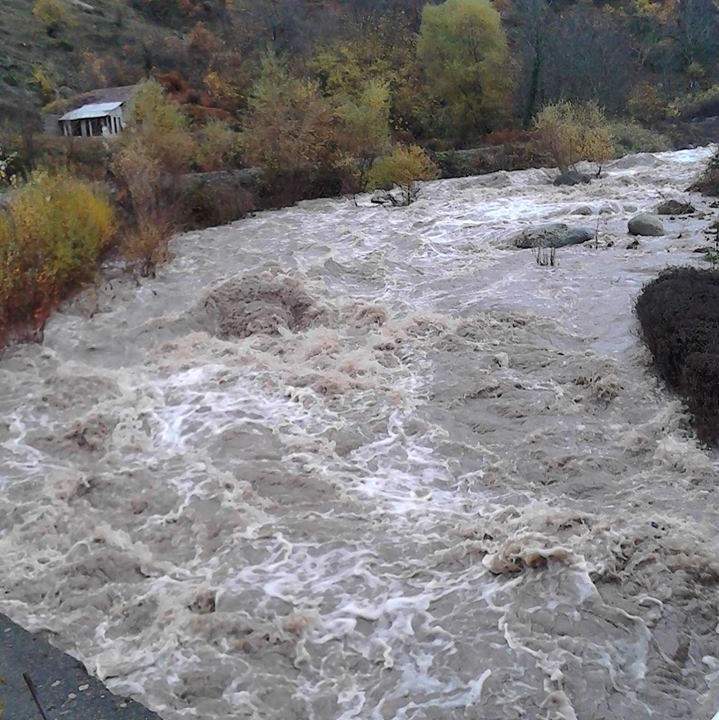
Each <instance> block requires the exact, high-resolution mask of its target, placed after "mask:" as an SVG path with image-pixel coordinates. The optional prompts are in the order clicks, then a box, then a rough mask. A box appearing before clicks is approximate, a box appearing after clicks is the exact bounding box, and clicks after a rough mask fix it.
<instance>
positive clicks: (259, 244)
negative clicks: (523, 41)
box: [0, 148, 719, 720]
mask: <svg viewBox="0 0 719 720" xmlns="http://www.w3.org/2000/svg"><path fill="white" fill-rule="evenodd" d="M710 152H711V151H710V149H708V148H704V149H697V150H687V151H681V152H673V153H660V154H646V155H636V156H628V157H626V158H623V159H621V160H617V161H614V162H613V163H611V164H609V165H608V166H607V167H606V168H605V169H604V171H603V173H602V175H601V177H600V178H599V179H596V180H594V181H593V182H592V183H591V184H590V185H583V186H578V187H573V188H566V187H564V188H562V187H554V186H553V185H552V184H551V179H552V177H553V173H552V172H551V171H548V170H527V171H518V172H511V173H508V172H500V173H495V174H493V175H485V176H480V177H470V178H463V179H456V180H444V181H437V182H431V183H426V184H424V185H423V187H422V191H421V194H420V196H419V199H418V200H417V202H415V203H414V204H413V205H411V206H410V207H408V208H385V207H379V206H376V205H372V204H371V203H370V199H369V196H361V197H359V198H358V202H357V204H355V203H354V202H353V201H352V200H351V199H347V198H343V199H324V200H314V201H306V202H303V203H300V204H299V205H298V206H296V207H292V208H287V209H284V210H277V211H272V212H262V213H258V214H257V215H256V216H254V217H248V218H246V219H243V220H241V221H238V222H235V223H233V224H232V225H229V226H225V227H220V228H213V229H209V230H204V231H199V232H191V233H187V234H184V235H181V236H179V237H177V238H176V239H175V240H174V241H173V245H172V248H171V249H172V254H173V259H172V261H171V262H170V263H168V264H167V265H165V266H162V267H161V268H159V270H158V274H157V277H156V278H154V279H143V280H142V281H141V282H140V283H139V284H137V283H135V282H134V281H132V280H130V279H128V278H123V277H120V276H118V277H116V278H114V279H108V280H107V281H105V282H104V283H103V284H102V285H100V286H98V288H97V289H96V290H93V291H88V292H86V293H84V294H83V295H82V296H80V297H78V298H77V299H75V300H74V301H73V302H71V303H68V304H67V306H66V307H65V308H63V310H62V311H61V312H59V313H57V314H56V315H55V316H54V317H53V318H52V320H51V321H50V323H49V324H48V326H47V328H46V331H45V338H44V342H43V343H42V344H39V345H37V344H36V345H20V346H16V347H13V348H11V349H9V350H8V351H7V352H6V353H5V355H4V356H3V357H2V359H1V360H0V388H1V389H2V392H0V408H1V411H2V412H1V414H0V486H1V492H0V578H2V582H1V584H0V587H1V588H2V593H1V594H0V611H2V612H5V613H6V614H8V615H9V616H10V617H11V618H12V619H14V620H15V621H16V622H18V623H20V624H22V625H23V626H25V627H26V628H28V629H30V630H32V631H43V632H44V633H46V634H47V635H48V636H49V637H50V638H51V640H52V642H53V643H54V644H56V645H58V646H60V647H62V648H63V649H65V650H67V651H69V652H70V653H71V654H73V655H74V656H76V657H77V658H79V659H81V660H82V661H83V662H84V663H85V664H86V666H87V667H88V669H89V670H90V671H91V672H92V673H94V674H96V675H97V676H98V677H99V678H101V679H103V680H105V681H106V682H107V684H108V686H109V687H110V688H111V689H112V690H113V691H114V692H118V693H124V694H127V695H132V696H133V697H135V698H137V699H138V700H140V701H141V702H143V703H145V704H146V705H147V706H149V707H150V708H152V709H154V710H156V711H157V712H158V713H159V714H160V715H161V716H162V717H163V718H164V720H180V719H181V718H182V719H184V718H201V719H202V720H216V719H217V720H219V719H220V718H223V719H224V718H252V719H254V720H293V719H296V720H350V719H351V718H360V719H362V720H439V719H440V718H441V719H442V720H452V719H459V718H462V719H463V720H464V719H471V718H478V719H479V718H482V719H483V720H510V719H511V720H515V719H516V720H518V719H519V718H523V719H525V720H534V719H542V720H575V719H579V720H600V719H602V718H605V719H607V720H608V719H609V718H612V719H617V718H621V719H630V718H631V719H634V720H641V719H644V718H647V719H648V718H661V719H662V720H668V719H669V718H686V719H690V718H691V719H695V720H704V718H707V720H708V719H709V718H711V717H712V715H713V714H714V712H716V710H717V709H719V635H717V631H718V629H719V628H718V626H717V623H718V620H719V592H718V587H719V559H718V551H719V542H718V535H717V527H718V526H719V524H718V521H719V489H718V485H717V468H718V457H717V455H716V453H715V452H714V451H712V450H709V449H706V448H704V447H702V446H701V445H700V444H699V443H698V442H697V440H696V439H695V437H694V436H693V434H692V432H691V428H690V425H689V423H688V418H687V417H686V414H685V412H684V408H683V406H682V403H681V402H680V400H678V399H677V398H676V397H675V396H673V395H672V394H671V393H669V392H668V391H667V389H666V388H665V387H664V385H663V384H662V383H661V381H659V380H658V379H657V378H656V377H655V375H654V374H653V372H652V370H651V367H650V364H649V357H648V354H647V352H646V351H645V349H644V348H643V345H642V343H641V340H640V337H639V331H638V326H637V322H636V319H635V316H634V313H633V303H634V299H635V298H636V295H637V293H638V292H639V290H640V289H641V287H642V286H643V285H644V284H645V283H646V282H648V281H649V280H650V279H652V278H653V277H654V276H655V275H656V274H657V273H658V272H659V271H660V270H661V269H663V268H665V267H667V266H670V265H677V264H688V263H690V264H696V265H699V264H701V263H700V260H699V257H700V256H699V255H698V254H697V253H695V252H694V250H695V249H696V248H698V247H700V246H704V245H707V244H708V242H707V239H706V237H705V235H704V233H703V230H704V229H705V228H706V227H707V226H708V225H709V223H710V222H711V221H712V220H713V215H714V213H713V211H712V209H711V208H710V204H709V201H708V200H707V199H706V198H701V197H700V196H696V195H689V197H690V198H691V200H692V202H693V203H694V204H695V205H696V207H697V209H698V212H697V213H696V214H695V215H692V216H687V217H677V218H674V219H665V226H666V228H667V233H666V235H664V236H662V237H650V238H641V239H640V242H639V246H638V247H636V248H634V249H630V248H628V245H629V244H630V242H631V240H632V238H631V237H630V236H629V235H628V234H627V220H628V218H629V217H631V216H632V215H633V214H634V213H635V212H636V211H639V210H649V209H651V208H652V207H653V206H654V205H655V204H656V203H657V202H658V201H660V200H662V199H665V198H669V197H687V195H686V194H685V193H684V192H683V190H684V188H686V186H687V185H688V184H689V183H690V182H691V180H692V179H693V178H694V177H695V176H696V174H697V173H698V172H699V170H700V169H701V166H702V163H703V162H704V161H705V160H706V159H707V158H708V157H709V155H710ZM557 221H561V222H566V223H568V224H570V225H573V226H577V225H578V226H585V227H589V228H590V229H593V230H595V232H596V241H594V242H590V243H587V244H585V245H582V246H574V247H568V248H562V249H559V250H558V251H557V255H556V260H557V264H556V265H555V266H554V267H542V266H539V265H538V264H537V262H536V261H535V256H534V252H533V251H532V250H517V249H515V248H513V247H511V245H510V243H509V238H510V237H511V236H512V235H513V234H515V233H516V232H517V231H519V230H521V229H523V228H525V227H531V226H533V225H536V224H541V223H544V222H557Z"/></svg>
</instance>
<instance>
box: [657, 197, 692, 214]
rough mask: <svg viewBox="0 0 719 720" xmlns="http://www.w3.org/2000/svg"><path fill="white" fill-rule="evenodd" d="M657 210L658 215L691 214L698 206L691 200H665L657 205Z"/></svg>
mask: <svg viewBox="0 0 719 720" xmlns="http://www.w3.org/2000/svg"><path fill="white" fill-rule="evenodd" d="M655 212H656V214H657V215H691V214H692V213H693V212H696V208H695V207H694V206H693V205H692V204H691V203H690V202H682V201H681V200H665V201H664V202H662V203H659V205H657V207H656V209H655Z"/></svg>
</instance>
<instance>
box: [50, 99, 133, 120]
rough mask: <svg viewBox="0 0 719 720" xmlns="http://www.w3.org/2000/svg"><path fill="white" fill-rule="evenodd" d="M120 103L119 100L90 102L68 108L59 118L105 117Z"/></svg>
mask: <svg viewBox="0 0 719 720" xmlns="http://www.w3.org/2000/svg"><path fill="white" fill-rule="evenodd" d="M120 105H122V103H121V102H105V103H90V104H88V105H83V106H82V107H79V108H77V110H70V112H69V113H65V114H64V115H63V116H62V117H61V118H60V120H85V119H87V118H97V117H105V116H106V115H109V114H110V113H111V112H112V111H113V110H117V108H119V107H120Z"/></svg>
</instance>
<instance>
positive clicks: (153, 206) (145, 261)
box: [113, 138, 176, 277]
mask: <svg viewBox="0 0 719 720" xmlns="http://www.w3.org/2000/svg"><path fill="white" fill-rule="evenodd" d="M113 169H114V172H115V175H116V177H117V179H118V181H119V184H120V187H121V197H120V201H121V202H122V203H123V204H124V206H125V209H126V210H128V211H129V215H130V218H129V220H128V222H127V223H126V227H125V228H124V231H123V237H122V239H121V243H120V251H121V253H122V256H123V258H124V259H125V261H126V262H127V264H128V266H129V267H130V269H131V270H132V271H137V272H139V274H140V275H141V276H143V277H147V276H148V275H151V274H153V273H154V270H155V266H156V265H157V263H158V262H161V261H163V260H166V259H167V257H168V253H167V243H168V242H169V240H170V238H171V237H172V234H173V232H174V230H175V226H176V217H175V212H174V208H173V206H172V202H171V200H170V198H169V194H168V193H167V192H164V191H163V187H162V184H161V178H162V167H161V164H160V161H159V160H157V159H156V158H154V157H153V156H152V154H151V151H150V150H149V149H148V148H147V146H146V145H145V144H144V143H143V142H142V140H141V139H139V138H136V139H135V140H134V141H133V142H131V143H129V144H128V145H126V146H125V147H124V148H123V149H122V151H121V152H120V153H119V154H118V156H117V158H116V159H115V162H114V165H113Z"/></svg>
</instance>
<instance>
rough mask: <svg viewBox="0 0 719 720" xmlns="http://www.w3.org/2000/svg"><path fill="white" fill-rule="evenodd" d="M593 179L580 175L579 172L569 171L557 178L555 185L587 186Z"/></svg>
mask: <svg viewBox="0 0 719 720" xmlns="http://www.w3.org/2000/svg"><path fill="white" fill-rule="evenodd" d="M591 180H592V178H591V177H590V176H589V175H585V174H584V173H580V172H579V171H578V170H567V172H563V173H561V174H560V175H559V177H557V178H555V180H554V184H555V185H569V186H572V185H587V184H588V183H590V182H591Z"/></svg>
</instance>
